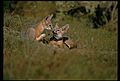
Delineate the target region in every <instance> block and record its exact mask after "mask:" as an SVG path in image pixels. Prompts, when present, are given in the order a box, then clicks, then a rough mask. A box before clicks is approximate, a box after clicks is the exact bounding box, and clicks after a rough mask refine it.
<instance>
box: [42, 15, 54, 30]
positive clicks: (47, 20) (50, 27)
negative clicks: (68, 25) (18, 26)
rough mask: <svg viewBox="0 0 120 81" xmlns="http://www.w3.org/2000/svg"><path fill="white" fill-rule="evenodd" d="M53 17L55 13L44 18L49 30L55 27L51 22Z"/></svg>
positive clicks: (45, 25) (45, 26)
mask: <svg viewBox="0 0 120 81" xmlns="http://www.w3.org/2000/svg"><path fill="white" fill-rule="evenodd" d="M52 17H53V14H51V15H49V16H47V17H45V18H44V28H45V29H47V30H51V29H52V28H53V26H52V23H51V19H52Z"/></svg>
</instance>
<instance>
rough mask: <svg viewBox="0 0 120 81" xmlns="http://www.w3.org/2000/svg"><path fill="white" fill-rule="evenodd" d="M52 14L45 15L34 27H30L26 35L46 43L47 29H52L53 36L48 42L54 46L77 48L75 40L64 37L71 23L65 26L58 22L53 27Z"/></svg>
mask: <svg viewBox="0 0 120 81" xmlns="http://www.w3.org/2000/svg"><path fill="white" fill-rule="evenodd" d="M52 17H53V14H52V15H49V16H47V17H45V18H44V19H43V20H42V21H41V22H39V23H38V24H37V26H36V27H34V28H32V27H31V28H28V29H27V31H26V35H27V37H28V38H29V39H31V40H37V41H42V42H43V43H44V41H46V40H45V38H46V37H47V36H48V35H46V33H44V31H45V30H50V32H51V33H52V36H51V37H50V38H49V40H47V44H49V45H52V46H54V47H60V48H63V47H64V46H67V47H68V48H69V49H71V48H75V47H76V46H77V45H76V44H75V42H73V41H72V40H71V39H70V38H69V37H64V34H65V33H67V31H68V29H69V24H66V25H64V26H63V27H59V26H58V23H56V25H55V27H54V28H53V25H52V22H51V19H52Z"/></svg>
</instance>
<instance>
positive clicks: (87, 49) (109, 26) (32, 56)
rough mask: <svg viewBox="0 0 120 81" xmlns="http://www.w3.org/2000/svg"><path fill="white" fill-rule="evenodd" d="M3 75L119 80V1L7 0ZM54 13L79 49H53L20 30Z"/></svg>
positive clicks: (7, 77) (56, 20) (57, 21)
mask: <svg viewBox="0 0 120 81" xmlns="http://www.w3.org/2000/svg"><path fill="white" fill-rule="evenodd" d="M3 8H4V26H3V31H4V32H3V34H4V48H3V54H4V61H3V62H4V64H3V76H4V77H3V79H5V80H11V79H12V80H13V79H23V80H26V79H27V80H29V79H52V80H53V79H80V80H86V79H87V80H89V79H93V80H94V79H100V80H103V79H104V80H116V79H117V35H118V34H117V33H118V29H117V28H118V2H117V1H4V2H3ZM50 14H53V15H54V16H53V19H52V22H53V26H55V23H59V25H60V26H63V25H65V24H69V25H70V29H69V31H68V33H67V35H68V36H69V37H70V38H71V39H73V40H74V41H75V42H77V45H78V48H76V49H72V50H69V49H67V48H65V49H54V48H53V47H50V46H48V45H43V44H42V43H40V42H31V41H26V40H23V39H22V37H21V33H22V32H24V31H26V29H27V28H29V27H34V26H36V24H37V23H38V22H39V21H41V20H42V19H43V18H44V17H46V16H47V15H50Z"/></svg>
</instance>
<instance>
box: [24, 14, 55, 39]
mask: <svg viewBox="0 0 120 81" xmlns="http://www.w3.org/2000/svg"><path fill="white" fill-rule="evenodd" d="M52 17H53V14H51V15H49V16H47V17H45V18H44V19H43V20H42V21H40V22H39V23H38V24H37V26H36V27H34V28H32V27H31V28H28V29H27V31H26V35H27V37H28V38H29V39H32V40H37V41H39V40H41V39H43V38H44V37H45V36H46V34H42V33H43V31H44V30H45V29H47V30H51V29H52V23H51V19H52Z"/></svg>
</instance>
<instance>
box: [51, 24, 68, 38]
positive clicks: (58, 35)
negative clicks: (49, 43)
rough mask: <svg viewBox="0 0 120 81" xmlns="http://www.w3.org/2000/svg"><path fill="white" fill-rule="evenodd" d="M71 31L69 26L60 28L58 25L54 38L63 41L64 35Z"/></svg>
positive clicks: (54, 29) (54, 31)
mask: <svg viewBox="0 0 120 81" xmlns="http://www.w3.org/2000/svg"><path fill="white" fill-rule="evenodd" d="M68 29H69V24H66V25H64V26H63V27H59V26H58V24H57V23H56V25H55V27H54V28H53V30H52V32H53V36H54V37H55V38H56V39H61V38H62V37H63V35H64V34H65V33H66V32H67V31H68Z"/></svg>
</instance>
